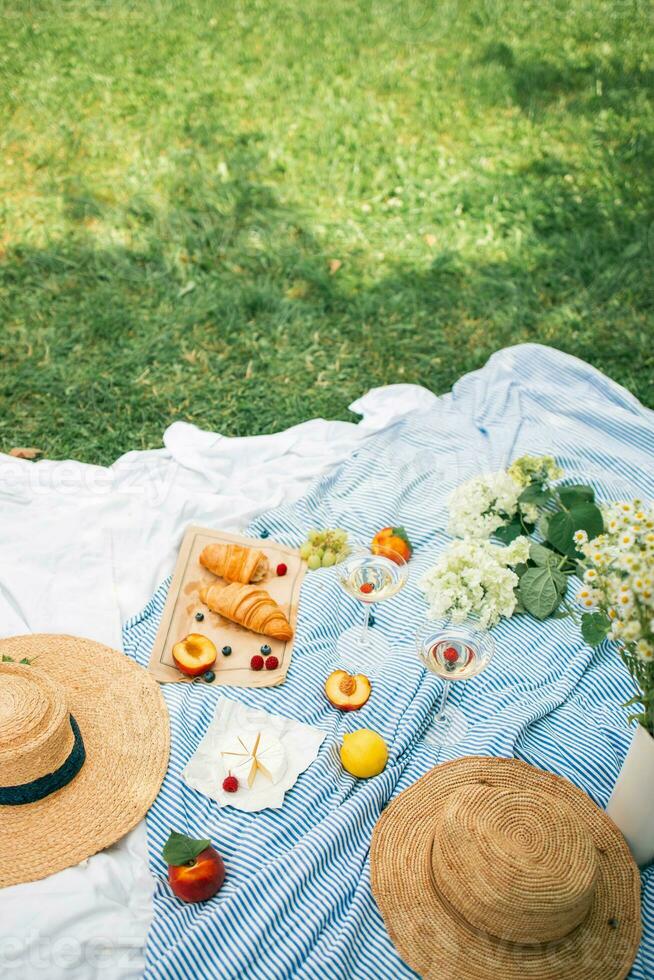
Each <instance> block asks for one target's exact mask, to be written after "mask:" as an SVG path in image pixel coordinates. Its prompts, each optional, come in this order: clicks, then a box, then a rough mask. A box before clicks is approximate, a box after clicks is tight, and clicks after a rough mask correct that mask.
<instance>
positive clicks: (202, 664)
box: [173, 633, 218, 677]
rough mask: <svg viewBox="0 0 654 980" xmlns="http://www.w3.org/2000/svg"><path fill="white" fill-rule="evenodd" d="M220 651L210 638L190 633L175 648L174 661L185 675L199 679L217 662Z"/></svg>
mask: <svg viewBox="0 0 654 980" xmlns="http://www.w3.org/2000/svg"><path fill="white" fill-rule="evenodd" d="M217 656H218V651H217V650H216V647H215V645H214V644H213V643H212V642H211V640H210V639H209V637H208V636H203V635H202V633H189V635H188V636H185V637H184V639H183V640H180V641H179V643H176V644H175V646H174V647H173V660H174V661H175V664H176V666H177V667H179V669H180V670H181V672H182V673H183V674H188V676H189V677H197V676H198V675H199V674H204V672H205V671H206V670H209V668H210V667H213V665H214V664H215V662H216V657H217Z"/></svg>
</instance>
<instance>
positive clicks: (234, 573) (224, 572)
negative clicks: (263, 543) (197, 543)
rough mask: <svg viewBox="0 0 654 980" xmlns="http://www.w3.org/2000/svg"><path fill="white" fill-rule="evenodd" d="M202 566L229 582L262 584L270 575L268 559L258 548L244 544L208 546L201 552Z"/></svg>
mask: <svg viewBox="0 0 654 980" xmlns="http://www.w3.org/2000/svg"><path fill="white" fill-rule="evenodd" d="M199 560H200V564H201V565H204V567H205V568H207V569H208V570H209V571H210V572H213V574H214V575H219V576H220V577H221V578H224V579H226V580H227V581H228V582H242V583H243V584H244V585H246V584H247V583H248V582H260V581H261V579H262V578H265V576H266V575H267V574H268V571H269V565H268V559H267V558H266V556H265V555H264V553H263V551H259V549H258V548H246V547H245V546H244V545H242V544H208V545H207V546H206V548H203V549H202V551H201V552H200V559H199Z"/></svg>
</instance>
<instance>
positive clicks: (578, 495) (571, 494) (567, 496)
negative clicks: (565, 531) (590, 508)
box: [559, 483, 595, 509]
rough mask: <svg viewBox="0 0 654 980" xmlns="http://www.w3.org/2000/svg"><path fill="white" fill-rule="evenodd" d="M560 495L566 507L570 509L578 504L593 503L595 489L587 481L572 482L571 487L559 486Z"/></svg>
mask: <svg viewBox="0 0 654 980" xmlns="http://www.w3.org/2000/svg"><path fill="white" fill-rule="evenodd" d="M559 497H560V498H561V503H562V504H563V506H564V507H567V508H568V509H570V507H575V506H576V505H577V504H587V503H588V504H592V503H594V501H595V491H594V490H593V488H592V487H589V486H587V485H586V484H585V483H572V484H570V486H569V487H559Z"/></svg>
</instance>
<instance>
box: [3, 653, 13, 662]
mask: <svg viewBox="0 0 654 980" xmlns="http://www.w3.org/2000/svg"><path fill="white" fill-rule="evenodd" d="M13 662H14V658H13V657H8V656H7V654H6V653H3V654H2V663H3V664H13Z"/></svg>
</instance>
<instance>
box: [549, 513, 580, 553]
mask: <svg viewBox="0 0 654 980" xmlns="http://www.w3.org/2000/svg"><path fill="white" fill-rule="evenodd" d="M575 531H576V528H575V526H574V522H573V520H572V517H571V516H570V514H568V513H566V511H564V510H560V511H559V512H558V514H553V515H552V517H551V518H550V522H549V524H548V526H547V540H548V541H549V542H550V544H553V545H554V547H555V548H556V549H557V551H560V552H561V554H562V555H569V556H570V558H575V557H576V556H577V546H576V545H575V542H574V533H575Z"/></svg>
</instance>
